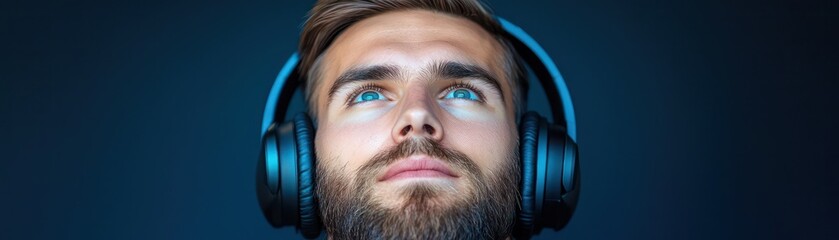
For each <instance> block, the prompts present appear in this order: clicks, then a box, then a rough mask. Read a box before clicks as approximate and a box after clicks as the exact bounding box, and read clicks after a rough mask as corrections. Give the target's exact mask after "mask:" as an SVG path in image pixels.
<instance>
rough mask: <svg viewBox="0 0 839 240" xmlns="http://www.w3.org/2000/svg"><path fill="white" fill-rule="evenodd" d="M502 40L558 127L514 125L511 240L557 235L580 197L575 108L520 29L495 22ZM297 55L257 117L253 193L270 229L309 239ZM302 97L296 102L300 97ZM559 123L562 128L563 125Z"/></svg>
mask: <svg viewBox="0 0 839 240" xmlns="http://www.w3.org/2000/svg"><path fill="white" fill-rule="evenodd" d="M497 20H498V21H499V22H500V23H501V26H502V27H503V28H504V30H505V33H504V34H505V35H506V36H505V37H507V39H508V40H509V41H510V42H511V43H512V45H513V47H514V48H515V50H516V51H517V52H518V53H519V55H520V56H521V57H522V59H523V60H524V61H525V63H527V65H528V66H529V68H530V70H531V71H533V73H534V74H535V75H536V77H537V78H538V79H539V82H540V83H541V85H542V86H543V89H544V91H545V95H546V96H547V98H548V102H549V103H550V110H551V113H552V117H553V119H554V121H555V122H559V123H560V124H558V125H557V124H551V123H548V122H547V120H546V119H545V118H544V117H542V116H540V115H539V114H538V113H536V112H527V113H525V114H524V115H523V116H522V118H521V120H520V121H519V134H520V136H519V137H520V139H519V151H520V157H521V171H522V172H521V174H522V175H521V182H520V185H519V190H520V191H521V199H520V200H521V209H519V211H518V213H517V215H518V216H517V221H516V224H515V228H514V232H513V236H514V237H515V238H517V239H528V238H530V236H531V235H533V234H537V233H539V232H540V231H541V230H542V228H545V227H547V228H552V229H554V230H559V229H562V227H564V226H565V225H566V224H567V223H568V221H569V220H570V219H571V215H572V214H573V213H574V209H575V207H576V206H577V199H578V197H579V194H580V164H579V157H578V155H577V143H576V139H577V127H576V121H575V120H574V107H573V106H572V105H571V96H570V94H569V92H568V87H567V86H566V85H565V81H564V80H563V79H562V76H560V74H559V70H558V69H557V68H556V65H554V62H553V60H551V58H550V57H549V56H548V54H547V53H546V52H545V50H544V49H542V47H541V46H539V44H538V43H536V41H535V40H533V38H531V37H530V36H529V35H528V34H527V33H525V32H524V30H522V29H521V28H519V27H518V26H515V25H513V24H512V23H510V22H508V21H506V20H504V19H502V18H497ZM298 61H299V57H298V55H297V54H296V53H295V54H293V55H292V56H291V58H289V60H288V61H287V62H286V64H285V65H284V66H283V68H282V70H281V71H280V74H279V75H278V76H277V79H276V80H275V81H274V85H273V86H272V87H271V92H270V93H269V95H268V103H267V104H265V112H264V115H263V117H262V151H261V153H260V156H259V161H258V162H257V170H256V195H257V199H258V200H259V206H260V207H261V208H262V213H263V214H264V215H265V218H266V219H267V220H268V222H269V223H270V224H271V225H272V226H274V227H283V226H295V227H296V229H297V230H298V231H300V232H302V234H303V236H304V237H306V238H316V237H317V236H318V235H320V232H321V222H320V217H319V214H320V213H319V211H318V204H317V199H316V196H315V187H316V186H315V174H316V173H315V160H316V158H315V152H314V136H315V130H314V128H313V126H312V121H311V119H310V118H309V116H308V115H306V113H305V112H299V113H297V115H295V116H294V118H293V119H292V120H291V121H288V122H278V121H277V120H280V121H282V120H283V119H285V118H286V114H287V113H288V112H291V111H292V110H291V109H297V110H302V109H305V102H304V101H300V100H299V99H297V100H294V99H293V96H294V95H299V94H300V93H299V92H300V91H299V90H298V84H299V83H298V81H296V79H298V78H299V76H300V75H299V73H297V71H296V69H297V64H298ZM298 98H299V96H298ZM563 123H564V124H563Z"/></svg>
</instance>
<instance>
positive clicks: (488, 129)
mask: <svg viewBox="0 0 839 240" xmlns="http://www.w3.org/2000/svg"><path fill="white" fill-rule="evenodd" d="M511 128H512V129H511ZM515 136H516V129H515V126H514V125H513V124H509V123H508V122H506V121H504V120H501V119H498V120H492V121H452V122H451V123H450V125H449V126H448V128H447V129H446V138H447V140H446V141H448V142H447V143H445V145H449V146H452V148H454V149H456V150H458V151H461V152H463V153H465V154H467V156H469V157H470V158H472V160H474V161H475V163H476V164H477V165H478V166H479V167H480V168H481V169H489V170H490V171H494V170H496V169H498V167H499V166H500V165H501V164H502V163H504V160H505V159H506V158H507V156H508V155H509V154H510V151H514V150H515V149H514V148H515V143H516V141H515V140H516V139H515V138H514V137H515ZM484 171H486V170H484Z"/></svg>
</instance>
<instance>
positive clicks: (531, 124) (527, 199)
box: [514, 112, 541, 239]
mask: <svg viewBox="0 0 839 240" xmlns="http://www.w3.org/2000/svg"><path fill="white" fill-rule="evenodd" d="M540 119H541V117H540V116H539V114H537V113H536V112H527V113H525V114H524V115H523V116H522V119H521V122H520V123H519V135H520V138H519V151H520V152H519V153H520V154H519V156H520V157H521V171H522V173H521V185H520V186H519V190H520V191H521V209H519V213H518V217H517V221H516V227H515V232H514V234H515V237H516V239H529V238H530V236H531V234H532V233H533V229H534V227H535V224H536V194H535V190H536V156H537V150H538V149H537V147H538V146H539V145H538V139H539V121H540Z"/></svg>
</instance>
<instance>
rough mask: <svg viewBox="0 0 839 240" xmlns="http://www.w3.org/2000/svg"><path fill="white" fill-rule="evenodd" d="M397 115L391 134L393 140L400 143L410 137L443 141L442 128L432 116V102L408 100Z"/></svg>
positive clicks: (416, 99) (424, 98)
mask: <svg viewBox="0 0 839 240" xmlns="http://www.w3.org/2000/svg"><path fill="white" fill-rule="evenodd" d="M406 100H407V101H406V102H405V103H406V106H405V108H403V109H404V110H403V111H402V112H401V113H399V114H400V115H399V118H398V119H397V120H396V125H394V127H393V130H392V132H391V136H393V140H394V141H396V143H401V142H402V141H405V140H406V139H409V138H412V137H425V138H429V139H431V140H434V141H440V140H441V139H443V126H442V125H441V124H440V121H439V120H438V119H437V117H436V116H435V115H434V111H433V109H434V105H433V104H435V103H434V101H433V99H429V98H427V97H422V98H408V99H406Z"/></svg>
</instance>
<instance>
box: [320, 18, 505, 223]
mask: <svg viewBox="0 0 839 240" xmlns="http://www.w3.org/2000/svg"><path fill="white" fill-rule="evenodd" d="M503 56H504V55H503V50H502V47H501V45H500V44H499V43H498V42H497V41H496V40H495V39H494V37H493V36H492V35H490V34H489V33H488V32H486V31H485V30H483V29H482V28H481V27H480V26H479V25H477V24H475V23H473V22H471V21H469V20H467V19H465V18H461V17H456V16H450V15H446V14H442V13H434V12H431V11H424V10H412V11H396V12H388V13H384V14H380V15H376V16H373V17H370V18H367V19H364V20H362V21H359V22H357V23H355V24H353V25H352V26H350V27H349V28H347V29H346V30H345V31H344V32H342V33H341V34H340V35H339V36H338V37H337V38H336V39H335V41H334V42H333V43H332V45H331V46H330V47H329V49H327V51H326V52H325V55H324V56H323V59H322V63H321V64H322V65H321V68H320V70H321V71H322V73H321V76H322V78H321V79H320V81H321V82H320V83H318V84H316V85H315V86H316V89H315V90H314V91H315V94H314V95H313V96H315V101H316V106H317V109H316V112H317V115H318V116H317V119H318V122H317V135H316V137H315V149H316V151H317V156H318V159H317V167H318V170H317V171H318V177H319V179H318V196H319V198H320V206H321V208H322V216H323V220H324V223H325V225H326V227H327V231H328V232H329V233H330V234H331V236H333V237H338V238H342V237H371V236H382V235H385V236H387V235H389V236H397V237H398V236H401V237H420V238H423V237H422V236H426V237H432V236H448V237H452V236H468V235H457V234H458V233H455V232H457V231H461V232H464V231H465V232H469V231H473V232H476V234H483V235H477V236H484V237H486V236H492V237H502V236H501V235H502V234H507V233H509V228H510V227H511V224H512V219H513V217H514V216H515V215H514V214H515V207H516V205H515V204H516V202H515V199H517V198H516V196H517V195H518V193H517V188H516V186H517V183H518V158H517V155H516V154H517V137H516V136H517V131H516V124H515V119H514V116H515V114H514V109H513V103H512V94H511V89H512V87H511V81H510V79H506V76H507V75H508V74H506V73H505V72H504V71H505V70H504V69H505V68H504V67H503ZM460 225H462V226H460ZM493 228H495V229H493ZM435 234H436V235H435ZM446 234H448V235H446ZM467 238H469V237H467Z"/></svg>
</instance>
